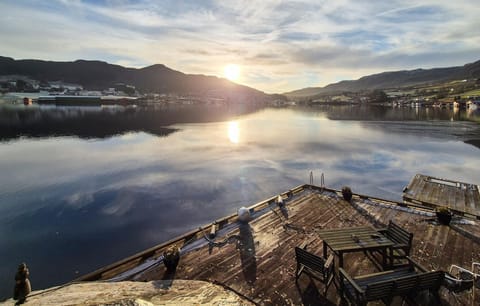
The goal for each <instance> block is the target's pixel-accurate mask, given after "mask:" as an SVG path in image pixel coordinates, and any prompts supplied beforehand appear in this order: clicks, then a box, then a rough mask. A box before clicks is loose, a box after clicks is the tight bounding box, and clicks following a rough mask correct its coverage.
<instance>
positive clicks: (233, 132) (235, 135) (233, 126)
mask: <svg viewBox="0 0 480 306" xmlns="http://www.w3.org/2000/svg"><path fill="white" fill-rule="evenodd" d="M239 139H240V130H239V128H238V122H237V121H230V122H229V123H228V140H230V142H231V143H238V141H239Z"/></svg>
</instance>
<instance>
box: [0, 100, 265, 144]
mask: <svg viewBox="0 0 480 306" xmlns="http://www.w3.org/2000/svg"><path fill="white" fill-rule="evenodd" d="M255 110H256V109H255V108H254V107H252V106H239V107H213V106H212V107H194V106H190V107H182V106H177V107H173V106H172V107H162V108H153V107H137V108H124V107H43V106H42V107H24V106H10V107H0V140H3V141H6V140H11V139H15V138H20V137H54V136H55V137H58V136H76V137H80V138H86V139H89V138H108V137H112V136H115V135H121V134H125V133H129V132H146V133H150V134H153V135H157V136H166V135H168V134H170V133H172V132H174V131H175V130H174V129H171V128H166V126H169V125H172V124H176V123H187V122H196V123H201V122H212V121H223V120H228V119H229V118H230V117H231V116H234V115H242V114H247V113H250V112H253V111H255ZM232 132H235V131H232ZM237 132H238V129H237ZM232 136H235V135H233V134H232ZM237 138H238V133H237Z"/></svg>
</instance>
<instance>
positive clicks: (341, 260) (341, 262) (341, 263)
mask: <svg viewBox="0 0 480 306" xmlns="http://www.w3.org/2000/svg"><path fill="white" fill-rule="evenodd" d="M338 266H339V267H340V268H343V252H338Z"/></svg>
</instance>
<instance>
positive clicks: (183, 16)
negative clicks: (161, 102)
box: [0, 0, 480, 93]
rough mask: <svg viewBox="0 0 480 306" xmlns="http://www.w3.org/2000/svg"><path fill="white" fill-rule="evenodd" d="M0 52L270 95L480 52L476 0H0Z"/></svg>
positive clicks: (446, 62) (456, 61)
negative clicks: (152, 68)
mask: <svg viewBox="0 0 480 306" xmlns="http://www.w3.org/2000/svg"><path fill="white" fill-rule="evenodd" d="M0 16H1V17H0V55H2V56H8V57H13V58H15V59H27V58H28V59H32V58H34V59H43V60H55V61H73V60H76V59H90V60H102V61H107V62H109V63H114V64H120V65H123V66H127V67H137V68H140V67H145V66H149V65H153V64H164V65H166V66H168V67H170V68H172V69H175V70H179V71H182V72H184V73H192V74H206V75H216V76H219V77H224V76H225V75H224V69H225V67H226V66H227V65H232V64H233V65H237V66H238V68H239V77H238V80H236V82H237V83H240V84H245V85H248V86H251V87H254V88H257V89H259V90H262V91H265V92H268V93H282V92H286V91H290V90H294V89H299V88H304V87H316V86H325V85H327V84H329V83H334V82H337V81H340V80H346V79H358V78H360V77H362V76H364V75H368V74H373V73H379V72H383V71H394V70H405V69H416V68H433V67H448V66H456V65H463V64H466V63H470V62H474V61H477V60H479V59H480V18H479V16H480V3H479V2H478V0H471V1H466V0H456V1H452V0H425V1H409V0H401V1H398V0H389V1H384V0H371V1H358V0H335V1H332V0H329V1H323V0H312V1H309V0H305V1H277V0H261V1H256V0H250V1H240V0H238V1H230V0H218V1H216V0H201V1H200V0H199V1H183V0H162V1H153V0H144V1H128V0H71V1H69V0H49V1H35V0H2V1H0Z"/></svg>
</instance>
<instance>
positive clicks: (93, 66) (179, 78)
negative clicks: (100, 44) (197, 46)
mask: <svg viewBox="0 0 480 306" xmlns="http://www.w3.org/2000/svg"><path fill="white" fill-rule="evenodd" d="M0 75H22V76H28V77H30V78H32V79H34V80H38V81H63V82H65V83H73V84H80V85H82V86H83V87H84V88H86V89H90V90H99V89H105V88H108V87H113V85H114V84H115V83H126V84H129V85H134V86H135V87H136V88H137V89H138V90H139V91H140V92H155V93H178V94H208V95H214V96H222V97H227V98H240V99H244V98H245V99H248V98H253V99H262V98H265V97H267V96H268V95H266V94H265V93H263V92H261V91H259V90H256V89H254V88H250V87H247V86H244V85H239V84H235V83H233V82H230V81H228V80H226V79H222V78H218V77H214V76H205V75H193V74H185V73H182V72H179V71H175V70H172V69H170V68H168V67H166V66H165V65H160V64H157V65H152V66H148V67H145V68H141V69H136V68H126V67H122V66H119V65H113V64H109V63H106V62H101V61H87V60H77V61H74V62H53V61H42V60H14V59H13V58H9V57H0Z"/></svg>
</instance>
